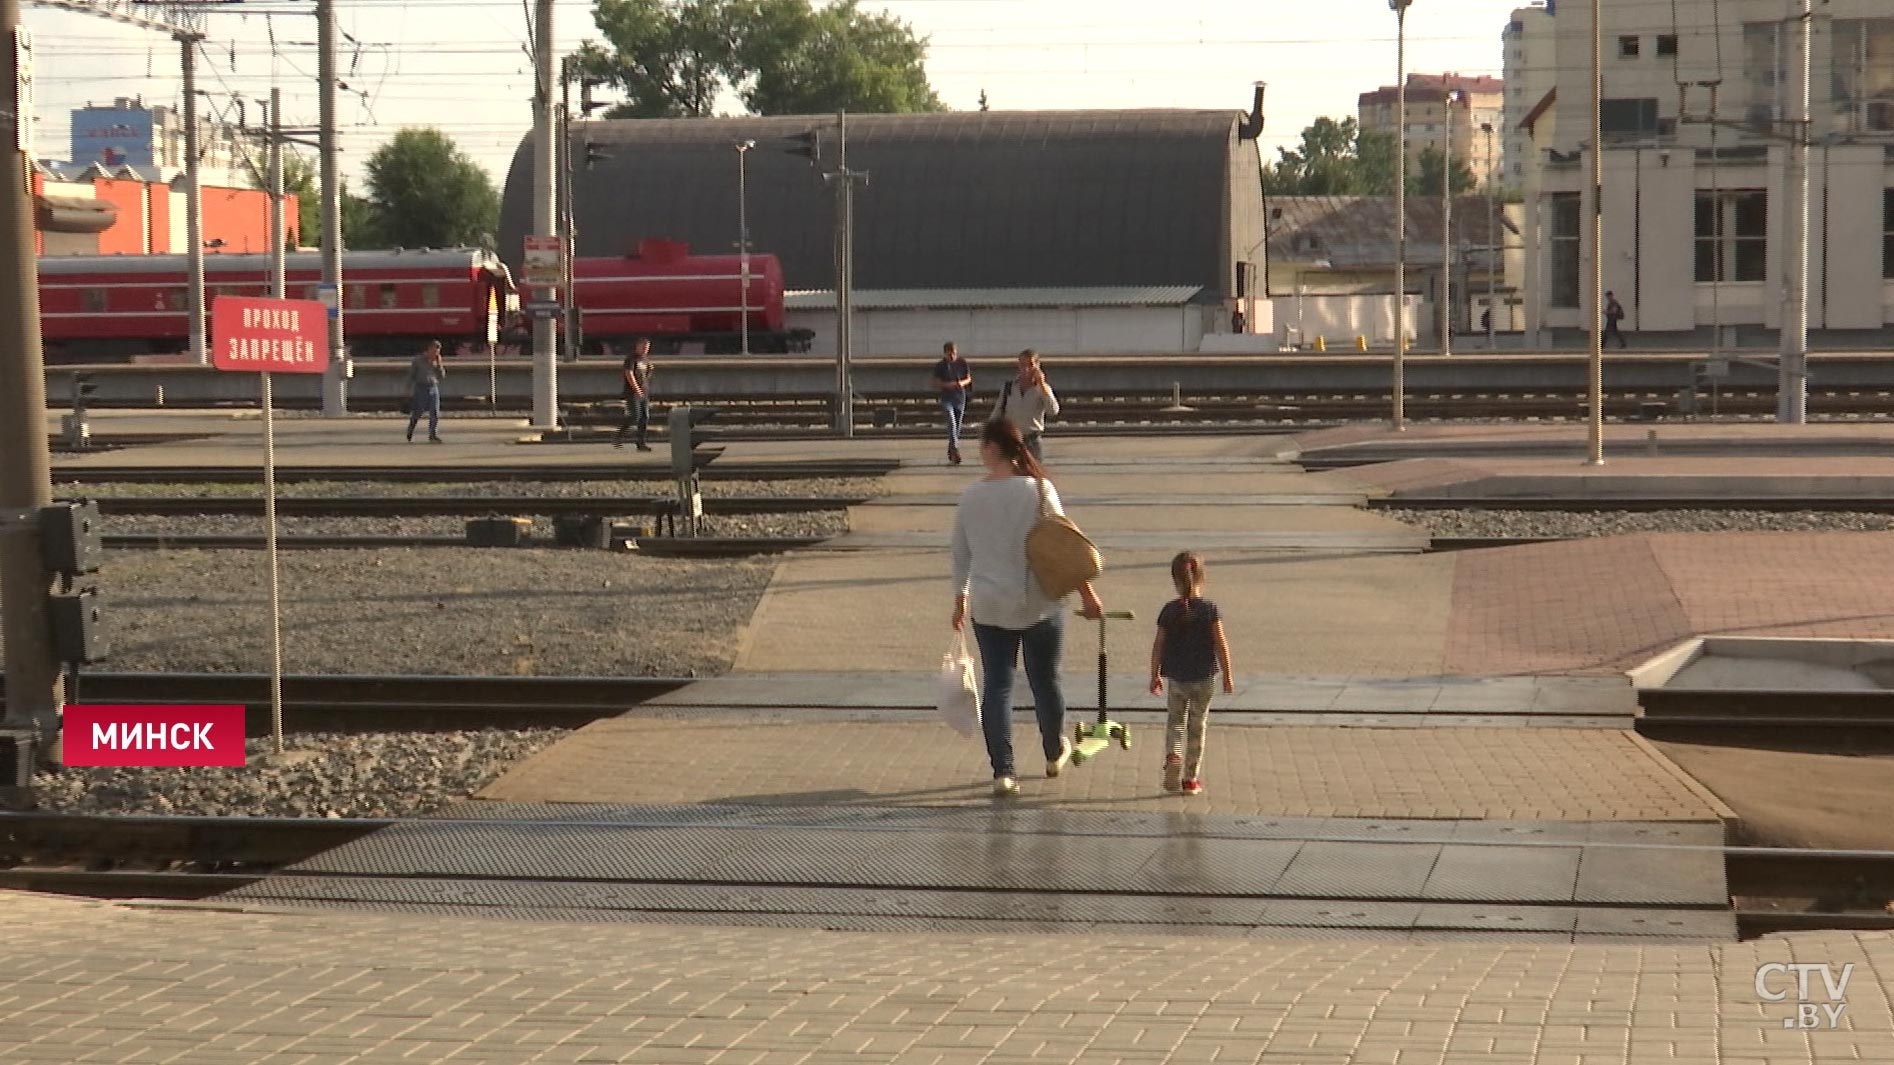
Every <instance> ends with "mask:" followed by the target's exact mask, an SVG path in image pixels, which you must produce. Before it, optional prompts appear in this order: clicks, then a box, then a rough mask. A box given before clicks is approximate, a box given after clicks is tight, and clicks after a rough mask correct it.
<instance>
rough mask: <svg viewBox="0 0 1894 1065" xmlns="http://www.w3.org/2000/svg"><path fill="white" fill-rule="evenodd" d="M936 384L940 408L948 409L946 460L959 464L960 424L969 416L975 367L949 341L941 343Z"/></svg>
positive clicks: (935, 375)
mask: <svg viewBox="0 0 1894 1065" xmlns="http://www.w3.org/2000/svg"><path fill="white" fill-rule="evenodd" d="M934 387H935V388H936V389H938V390H939V391H940V409H941V410H943V411H946V412H947V461H948V462H951V463H953V464H954V465H956V466H958V465H960V424H961V423H962V422H964V421H965V420H966V418H967V396H969V395H970V394H972V392H973V367H971V366H969V365H967V360H965V359H963V358H961V357H960V351H959V349H958V348H956V347H955V346H954V342H953V341H951V340H949V341H948V342H947V343H945V344H942V345H941V346H940V361H939V362H937V363H935V364H934Z"/></svg>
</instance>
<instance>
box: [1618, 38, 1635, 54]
mask: <svg viewBox="0 0 1894 1065" xmlns="http://www.w3.org/2000/svg"><path fill="white" fill-rule="evenodd" d="M1637 57H1638V39H1637V38H1636V37H1620V38H1618V58H1619V59H1636V58H1637Z"/></svg>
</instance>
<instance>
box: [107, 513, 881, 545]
mask: <svg viewBox="0 0 1894 1065" xmlns="http://www.w3.org/2000/svg"><path fill="white" fill-rule="evenodd" d="M627 520H628V521H629V523H630V524H634V525H635V524H641V523H642V524H643V525H644V526H645V527H646V528H647V529H649V528H651V527H652V526H653V525H654V524H655V523H656V522H657V518H655V517H651V516H644V517H631V518H628V519H627ZM467 521H468V519H467V518H464V517H451V516H443V517H433V518H423V517H410V518H309V517H280V518H278V519H277V524H276V530H277V533H278V534H279V535H282V536H411V537H422V536H428V537H435V536H451V537H454V538H456V539H459V538H463V537H464V536H465V535H466V532H467ZM698 526H699V528H700V529H701V535H703V536H718V537H745V538H750V537H790V536H793V537H809V536H840V535H841V534H843V533H845V532H847V531H848V515H847V514H846V513H845V512H843V511H840V510H828V511H813V512H810V513H805V514H711V515H707V516H705V517H704V518H703V519H701V520H700V521H699V523H698ZM680 528H681V526H680ZM105 532H106V533H107V534H108V535H119V534H136V535H143V536H262V535H263V519H262V518H260V517H255V516H251V515H222V516H219V515H205V516H193V517H170V516H160V515H146V514H112V515H109V516H107V517H106V519H105ZM532 538H533V540H534V541H536V542H542V543H546V544H551V543H552V539H553V523H552V519H551V518H548V517H544V516H541V517H537V518H534V519H533V533H532ZM469 550H475V549H473V548H470V549H469Z"/></svg>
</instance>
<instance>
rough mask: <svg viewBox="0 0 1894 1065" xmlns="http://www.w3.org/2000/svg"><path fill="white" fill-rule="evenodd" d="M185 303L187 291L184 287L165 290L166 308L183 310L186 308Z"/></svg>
mask: <svg viewBox="0 0 1894 1065" xmlns="http://www.w3.org/2000/svg"><path fill="white" fill-rule="evenodd" d="M184 304H185V292H184V290H183V289H181V288H173V289H167V290H165V294H164V308H165V310H168V311H181V310H183V309H184Z"/></svg>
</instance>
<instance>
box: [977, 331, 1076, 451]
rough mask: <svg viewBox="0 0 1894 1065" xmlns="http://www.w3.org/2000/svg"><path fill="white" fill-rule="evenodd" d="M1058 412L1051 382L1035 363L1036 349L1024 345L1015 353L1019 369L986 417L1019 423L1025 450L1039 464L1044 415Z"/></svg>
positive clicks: (1044, 425)
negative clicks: (1017, 353) (1017, 356)
mask: <svg viewBox="0 0 1894 1065" xmlns="http://www.w3.org/2000/svg"><path fill="white" fill-rule="evenodd" d="M1058 413H1059V397H1057V396H1055V395H1053V394H1052V385H1050V384H1048V383H1047V382H1046V372H1045V371H1044V370H1043V369H1041V368H1040V366H1039V353H1038V352H1036V351H1034V350H1033V349H1031V348H1027V349H1026V350H1025V351H1022V352H1020V353H1019V373H1018V374H1016V375H1015V376H1013V377H1012V378H1011V379H1009V380H1008V381H1007V382H1006V387H1005V388H1002V389H1001V390H1000V401H999V403H998V404H997V405H995V406H994V408H993V416H992V417H991V418H989V419H987V421H988V422H989V423H991V422H996V421H999V420H1000V419H1002V418H1006V419H1010V420H1011V421H1012V422H1013V424H1014V425H1017V426H1019V429H1020V432H1021V433H1022V434H1023V435H1024V436H1025V440H1026V448H1027V450H1029V451H1031V452H1032V457H1033V458H1034V459H1036V460H1038V462H1039V463H1040V464H1041V465H1043V464H1044V463H1045V461H1046V449H1045V444H1044V443H1043V442H1042V441H1041V438H1042V437H1043V436H1044V435H1045V432H1046V419H1047V418H1048V417H1054V416H1057V415H1058Z"/></svg>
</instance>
